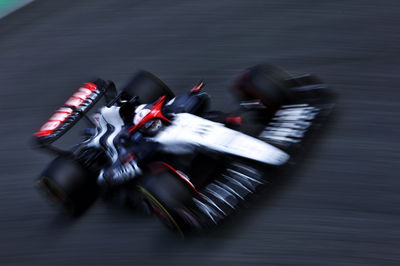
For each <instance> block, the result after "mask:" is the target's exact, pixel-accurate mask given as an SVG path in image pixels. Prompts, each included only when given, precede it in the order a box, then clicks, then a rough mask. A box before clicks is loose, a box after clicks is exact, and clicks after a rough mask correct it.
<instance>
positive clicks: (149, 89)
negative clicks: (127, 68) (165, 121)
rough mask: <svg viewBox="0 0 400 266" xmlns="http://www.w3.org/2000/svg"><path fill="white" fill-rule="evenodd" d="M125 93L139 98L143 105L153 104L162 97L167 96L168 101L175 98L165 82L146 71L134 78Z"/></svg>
mask: <svg viewBox="0 0 400 266" xmlns="http://www.w3.org/2000/svg"><path fill="white" fill-rule="evenodd" d="M123 92H124V93H125V94H126V95H128V96H129V97H135V96H138V97H139V98H138V101H139V102H140V103H142V104H148V103H152V102H154V101H156V100H157V99H158V98H160V97H161V96H166V98H167V100H170V99H172V98H174V97H175V95H174V93H173V92H172V91H171V90H170V88H169V87H168V86H167V85H166V84H165V83H164V82H162V81H161V80H160V79H159V78H157V77H156V76H155V75H153V74H152V73H150V72H147V71H144V70H141V71H139V72H138V73H136V74H135V75H134V76H133V77H132V79H131V80H130V81H129V82H128V84H127V85H126V86H125V88H124V89H123Z"/></svg>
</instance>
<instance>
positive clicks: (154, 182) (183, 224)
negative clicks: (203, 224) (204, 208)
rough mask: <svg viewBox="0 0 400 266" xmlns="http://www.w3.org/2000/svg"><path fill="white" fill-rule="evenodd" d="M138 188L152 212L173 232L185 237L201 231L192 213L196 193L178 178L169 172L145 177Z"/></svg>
mask: <svg viewBox="0 0 400 266" xmlns="http://www.w3.org/2000/svg"><path fill="white" fill-rule="evenodd" d="M137 188H138V190H139V192H140V193H141V195H142V198H143V200H144V201H145V202H146V203H147V204H148V206H149V207H150V209H151V211H152V212H153V213H154V214H156V216H157V217H158V218H159V219H160V220H161V221H162V223H163V224H164V225H166V226H167V227H168V228H169V229H170V230H172V231H173V232H176V233H178V234H180V235H183V234H184V233H186V232H189V231H194V230H195V229H199V227H200V224H199V221H198V219H197V217H196V215H195V214H194V213H193V212H192V211H191V205H192V204H193V200H192V198H193V197H194V196H195V194H194V191H193V190H192V189H191V188H189V187H188V185H187V184H185V183H184V182H183V181H182V180H179V177H178V176H175V175H173V174H171V173H170V172H168V171H165V172H161V173H157V174H152V175H150V176H144V177H143V178H142V180H141V181H140V182H138V185H137Z"/></svg>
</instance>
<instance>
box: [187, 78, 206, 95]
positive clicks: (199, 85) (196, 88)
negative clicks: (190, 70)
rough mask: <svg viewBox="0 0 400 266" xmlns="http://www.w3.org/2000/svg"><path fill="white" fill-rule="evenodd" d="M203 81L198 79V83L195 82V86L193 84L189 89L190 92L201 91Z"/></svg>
mask: <svg viewBox="0 0 400 266" xmlns="http://www.w3.org/2000/svg"><path fill="white" fill-rule="evenodd" d="M204 85H205V84H204V81H200V82H199V83H198V84H196V86H194V87H193V88H192V89H191V90H190V92H191V93H197V92H200V91H201V89H202V88H203V87H204Z"/></svg>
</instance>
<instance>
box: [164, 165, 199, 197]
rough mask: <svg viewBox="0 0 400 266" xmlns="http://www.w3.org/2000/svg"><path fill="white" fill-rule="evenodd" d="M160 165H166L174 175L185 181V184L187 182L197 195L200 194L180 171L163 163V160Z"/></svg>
mask: <svg viewBox="0 0 400 266" xmlns="http://www.w3.org/2000/svg"><path fill="white" fill-rule="evenodd" d="M161 164H162V165H164V166H165V167H167V168H168V169H170V170H171V171H173V172H174V173H175V174H176V175H178V176H179V177H180V178H181V179H182V180H183V181H185V183H186V184H188V185H189V186H190V187H191V188H192V189H193V190H194V191H195V192H196V193H197V194H198V195H200V193H199V191H197V189H196V187H195V186H194V185H193V184H192V182H190V181H189V180H188V179H187V178H186V177H184V176H183V175H182V174H181V173H179V171H178V170H176V169H175V168H173V167H172V166H171V165H169V164H167V163H165V162H161Z"/></svg>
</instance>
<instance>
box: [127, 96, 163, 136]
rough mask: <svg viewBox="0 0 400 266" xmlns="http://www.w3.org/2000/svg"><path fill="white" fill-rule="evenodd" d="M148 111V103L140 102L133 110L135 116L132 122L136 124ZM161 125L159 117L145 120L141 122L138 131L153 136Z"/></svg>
mask: <svg viewBox="0 0 400 266" xmlns="http://www.w3.org/2000/svg"><path fill="white" fill-rule="evenodd" d="M148 113H150V109H149V108H148V105H146V104H141V105H139V106H138V107H137V108H136V110H135V116H134V117H133V124H134V125H137V124H139V123H140V121H142V119H143V118H144V117H145V116H146V115H147V114H148ZM161 127H162V121H161V119H159V118H154V119H151V120H150V121H148V122H146V123H145V124H143V125H142V126H141V127H140V129H139V131H140V132H142V133H144V134H146V135H150V136H153V135H155V134H156V133H157V132H158V131H159V130H160V129H161Z"/></svg>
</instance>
